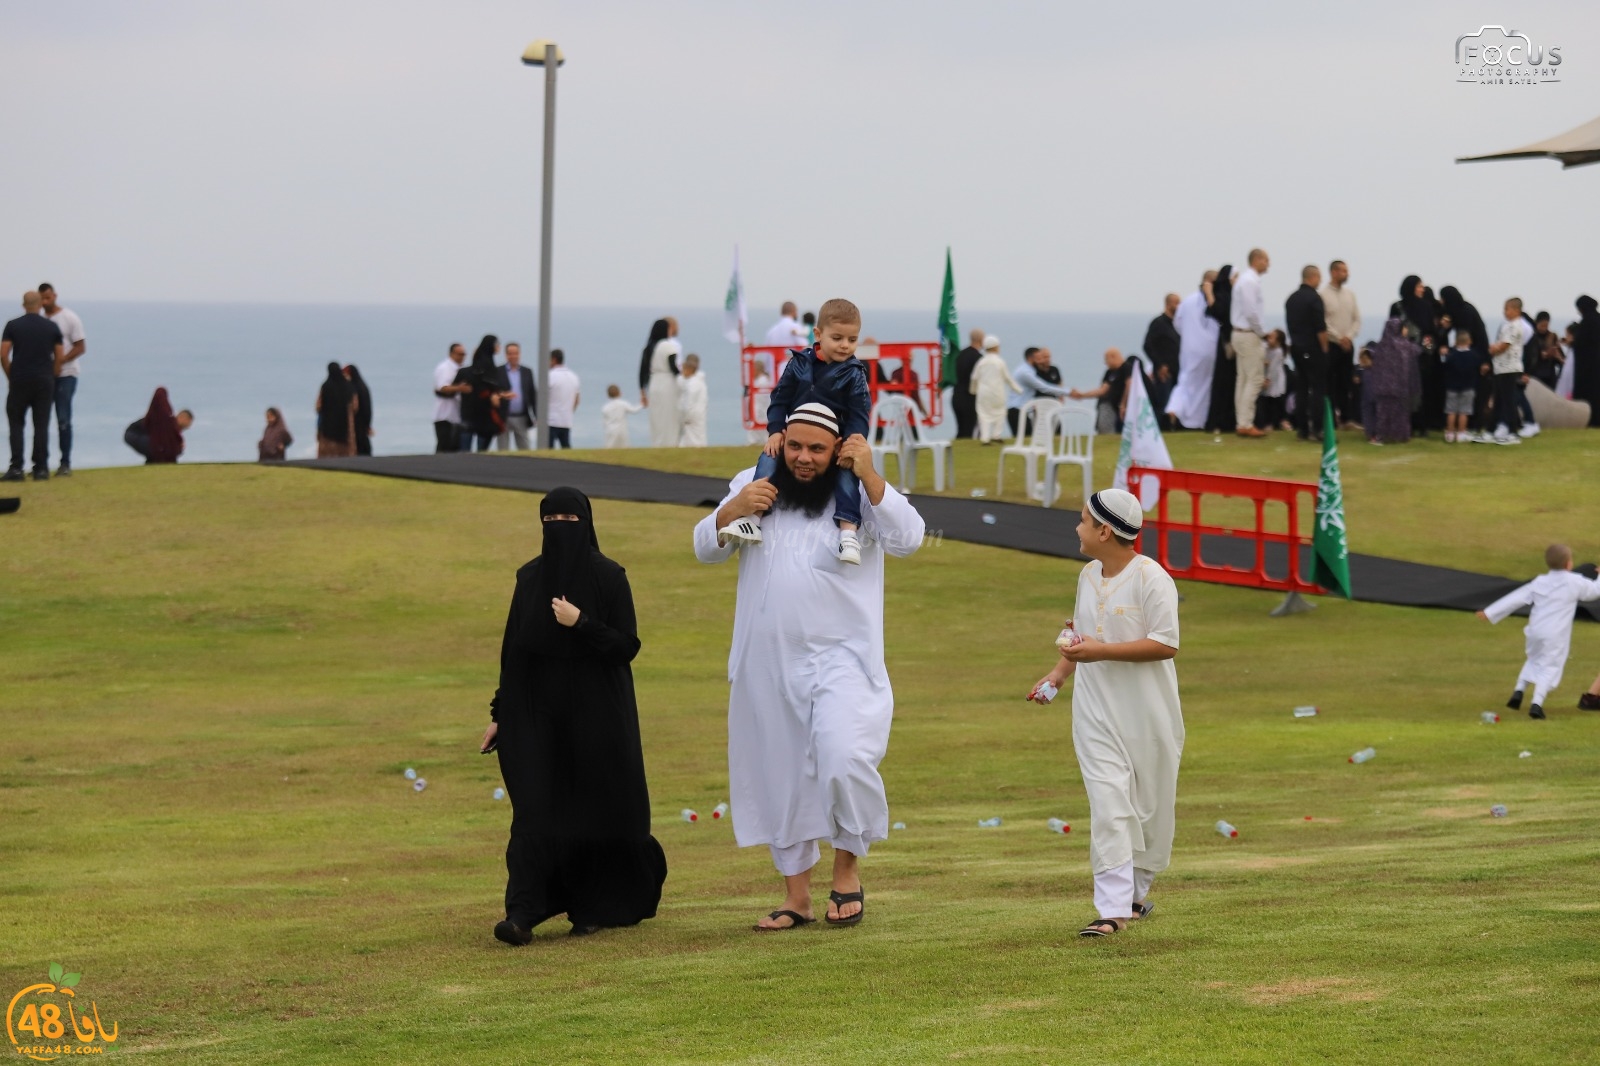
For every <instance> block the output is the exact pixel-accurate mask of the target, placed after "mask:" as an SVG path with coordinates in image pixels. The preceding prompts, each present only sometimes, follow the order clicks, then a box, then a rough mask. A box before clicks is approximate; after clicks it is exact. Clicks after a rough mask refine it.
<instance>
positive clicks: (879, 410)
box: [867, 395, 915, 492]
mask: <svg viewBox="0 0 1600 1066" xmlns="http://www.w3.org/2000/svg"><path fill="white" fill-rule="evenodd" d="M879 429H882V431H883V437H882V439H879V438H878V431H879ZM867 433H868V440H869V441H870V442H871V444H872V465H873V466H875V467H877V469H878V472H879V473H880V474H883V475H885V478H886V479H887V476H888V468H887V467H885V466H884V460H885V459H886V458H887V457H889V456H891V455H892V456H894V458H895V462H896V463H897V464H898V466H899V472H900V477H899V484H898V485H897V486H896V488H898V489H899V490H900V491H901V492H909V491H910V483H909V479H910V478H911V477H914V476H915V475H914V474H913V473H912V468H911V467H912V463H913V461H914V453H913V452H912V440H911V401H910V400H907V399H906V398H905V397H904V396H894V395H888V396H884V397H883V398H881V399H880V400H879V401H878V402H877V403H875V404H873V405H872V413H871V414H870V415H869V416H868V417H867Z"/></svg>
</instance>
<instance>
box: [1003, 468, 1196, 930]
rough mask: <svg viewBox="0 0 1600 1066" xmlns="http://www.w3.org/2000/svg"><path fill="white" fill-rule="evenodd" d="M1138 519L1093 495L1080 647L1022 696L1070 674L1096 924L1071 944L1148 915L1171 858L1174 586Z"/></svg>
mask: <svg viewBox="0 0 1600 1066" xmlns="http://www.w3.org/2000/svg"><path fill="white" fill-rule="evenodd" d="M1143 523H1144V512H1143V510H1142V509H1141V508H1140V506H1139V501H1138V499H1136V498H1135V497H1134V496H1133V494H1132V493H1129V492H1124V491H1123V490H1121V489H1103V490H1101V491H1100V492H1097V493H1095V494H1094V495H1092V496H1090V497H1089V502H1088V503H1087V504H1085V505H1084V508H1083V516H1082V518H1081V520H1080V521H1079V523H1078V540H1079V542H1080V543H1081V544H1082V545H1083V553H1084V554H1085V555H1087V556H1088V557H1089V559H1090V560H1091V561H1090V563H1089V565H1088V566H1085V567H1084V568H1083V572H1082V573H1081V574H1079V575H1078V599H1077V606H1076V607H1075V608H1074V613H1073V618H1072V621H1073V625H1074V628H1075V629H1076V630H1077V632H1078V635H1079V636H1080V637H1081V638H1082V640H1081V642H1079V643H1077V644H1075V645H1071V646H1068V647H1063V648H1062V649H1061V662H1060V663H1058V664H1057V665H1056V668H1055V669H1054V670H1052V671H1050V673H1049V674H1047V675H1046V676H1045V677H1044V679H1043V680H1042V681H1041V682H1040V683H1039V685H1038V686H1036V687H1035V689H1034V692H1033V694H1032V695H1031V696H1030V697H1029V698H1030V699H1033V700H1035V701H1037V702H1041V703H1048V702H1049V699H1048V698H1047V696H1046V695H1045V694H1044V693H1042V692H1041V691H1040V688H1042V687H1043V685H1044V683H1045V682H1049V683H1050V684H1051V685H1053V686H1055V687H1058V688H1059V687H1060V686H1061V685H1063V684H1065V683H1066V680H1067V678H1068V677H1074V678H1075V680H1074V683H1073V690H1072V746H1073V747H1074V748H1075V749H1076V750H1077V753H1078V767H1079V769H1080V770H1082V772H1083V784H1084V788H1085V790H1086V791H1087V792H1088V794H1089V859H1090V862H1091V864H1092V866H1093V869H1094V903H1095V909H1096V910H1097V911H1098V912H1099V914H1100V917H1099V918H1098V919H1097V920H1095V921H1092V922H1090V923H1089V924H1088V925H1087V926H1085V927H1084V928H1083V929H1082V930H1081V931H1080V932H1079V934H1078V935H1079V936H1088V937H1093V936H1109V935H1111V934H1112V933H1117V932H1120V931H1122V930H1123V929H1125V928H1127V926H1128V923H1129V922H1131V921H1133V920H1134V919H1136V918H1143V917H1146V916H1147V915H1148V914H1149V913H1150V910H1151V906H1150V904H1149V903H1148V902H1147V899H1146V897H1147V896H1148V895H1149V892H1150V885H1151V882H1153V881H1154V880H1155V876H1156V874H1158V873H1160V872H1161V871H1162V870H1165V869H1166V868H1167V866H1168V864H1169V863H1170V862H1171V861H1172V835H1173V828H1174V808H1175V806H1176V803H1177V795H1178V760H1179V758H1180V757H1181V756H1182V755H1183V736H1184V733H1183V713H1182V710H1181V709H1180V708H1179V706H1178V671H1177V669H1176V667H1175V666H1174V665H1173V662H1172V660H1173V658H1174V657H1175V656H1176V655H1177V654H1178V589H1177V586H1176V585H1174V584H1173V581H1172V578H1171V576H1170V575H1168V573H1167V572H1166V571H1165V570H1163V569H1162V568H1161V564H1159V563H1157V562H1156V561H1155V560H1154V559H1151V558H1150V557H1148V556H1145V555H1140V554H1139V553H1138V552H1137V551H1136V550H1135V549H1134V539H1135V538H1136V537H1137V536H1138V533H1139V530H1140V528H1141V527H1142V525H1143Z"/></svg>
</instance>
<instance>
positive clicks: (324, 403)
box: [317, 363, 354, 444]
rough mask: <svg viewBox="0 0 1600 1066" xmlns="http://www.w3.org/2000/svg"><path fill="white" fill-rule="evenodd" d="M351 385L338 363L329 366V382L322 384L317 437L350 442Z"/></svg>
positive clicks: (318, 408)
mask: <svg viewBox="0 0 1600 1066" xmlns="http://www.w3.org/2000/svg"><path fill="white" fill-rule="evenodd" d="M352 395H354V394H353V393H352V392H351V391H350V383H349V382H348V381H346V380H345V377H344V370H343V369H342V368H341V367H340V366H339V364H338V363H329V364H328V380H326V381H324V382H323V383H322V392H321V394H320V398H319V400H318V404H317V435H318V436H319V437H325V438H327V439H328V440H335V441H340V442H342V443H345V444H348V443H349V442H350V397H351V396H352Z"/></svg>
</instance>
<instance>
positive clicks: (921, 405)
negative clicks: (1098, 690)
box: [739, 341, 944, 429]
mask: <svg viewBox="0 0 1600 1066" xmlns="http://www.w3.org/2000/svg"><path fill="white" fill-rule="evenodd" d="M874 348H875V349H876V351H874ZM856 355H857V356H858V357H860V358H861V361H862V362H863V363H865V364H866V367H867V387H868V388H869V389H871V390H872V402H873V403H874V404H876V403H877V402H878V398H879V397H880V396H883V395H885V394H889V395H897V396H909V397H911V399H912V400H913V401H914V402H915V403H916V405H917V407H918V409H919V410H920V411H921V412H922V415H921V417H920V418H919V419H918V421H919V422H920V423H921V424H922V425H924V426H937V425H938V424H939V423H940V422H942V421H943V420H944V391H943V390H942V389H940V388H939V381H940V378H941V377H943V375H944V358H943V353H941V351H940V350H939V342H938V341H903V342H895V343H893V344H879V345H875V346H867V345H863V346H862V347H861V348H858V349H857V350H856ZM788 361H789V349H787V348H784V347H781V346H779V347H768V346H760V347H758V346H754V345H751V346H748V347H746V348H744V349H743V350H741V351H740V352H739V382H740V384H741V385H743V386H744V387H743V388H742V389H741V390H740V396H741V399H740V401H739V414H740V416H741V417H742V418H743V420H744V428H745V429H765V428H766V425H767V420H766V419H765V418H763V419H760V420H757V418H756V401H757V393H756V392H755V390H754V389H753V388H752V386H753V385H754V384H755V380H756V368H757V367H761V368H763V369H765V370H767V372H768V376H769V377H770V378H771V379H772V382H771V385H768V386H767V387H768V389H770V388H772V386H773V385H776V384H777V383H778V379H779V378H780V377H782V376H783V364H784V363H786V362H788Z"/></svg>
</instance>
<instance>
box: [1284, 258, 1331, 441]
mask: <svg viewBox="0 0 1600 1066" xmlns="http://www.w3.org/2000/svg"><path fill="white" fill-rule="evenodd" d="M1321 282H1322V271H1320V270H1318V269H1317V268H1316V267H1314V266H1308V267H1306V268H1305V269H1304V270H1302V271H1300V287H1299V288H1298V289H1296V290H1294V292H1292V293H1290V295H1289V298H1288V299H1287V300H1285V301H1284V303H1283V319H1284V325H1286V326H1288V327H1289V328H1288V333H1289V351H1290V352H1291V353H1293V355H1294V369H1295V432H1296V435H1297V436H1298V437H1299V438H1300V439H1301V440H1314V441H1320V440H1321V439H1322V423H1323V417H1324V416H1323V410H1322V408H1323V398H1324V397H1325V396H1326V395H1327V381H1328V322H1327V318H1326V315H1325V313H1324V311H1323V307H1322V297H1321V295H1320V294H1318V292H1317V286H1318V285H1319V284H1321Z"/></svg>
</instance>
